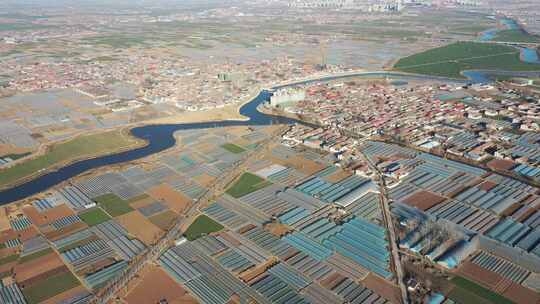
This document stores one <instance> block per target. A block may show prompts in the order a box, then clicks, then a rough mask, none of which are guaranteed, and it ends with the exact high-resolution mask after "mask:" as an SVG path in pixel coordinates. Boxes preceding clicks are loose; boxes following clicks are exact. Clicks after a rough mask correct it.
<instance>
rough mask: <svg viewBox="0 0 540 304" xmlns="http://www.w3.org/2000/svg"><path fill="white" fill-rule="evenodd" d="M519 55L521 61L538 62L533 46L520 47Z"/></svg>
mask: <svg viewBox="0 0 540 304" xmlns="http://www.w3.org/2000/svg"><path fill="white" fill-rule="evenodd" d="M520 57H521V61H523V62H527V63H536V64H540V58H539V57H538V51H537V50H536V49H535V48H522V49H521V56H520Z"/></svg>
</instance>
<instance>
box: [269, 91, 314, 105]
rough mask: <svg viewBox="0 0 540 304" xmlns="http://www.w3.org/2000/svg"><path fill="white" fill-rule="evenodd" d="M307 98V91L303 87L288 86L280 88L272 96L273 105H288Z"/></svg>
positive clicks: (271, 102) (271, 103)
mask: <svg viewBox="0 0 540 304" xmlns="http://www.w3.org/2000/svg"><path fill="white" fill-rule="evenodd" d="M305 98H306V91H305V90H303V89H296V88H287V89H280V90H277V91H276V92H274V94H272V97H270V105H271V106H272V107H286V106H288V105H292V104H294V103H297V102H299V101H302V100H304V99H305Z"/></svg>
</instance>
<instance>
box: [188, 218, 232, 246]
mask: <svg viewBox="0 0 540 304" xmlns="http://www.w3.org/2000/svg"><path fill="white" fill-rule="evenodd" d="M221 229H223V226H221V225H220V224H219V223H218V222H216V221H214V220H213V219H211V218H209V217H208V216H206V215H204V214H203V215H200V216H199V217H197V218H196V219H195V221H194V222H193V223H192V224H191V225H190V226H189V227H188V229H187V230H186V231H185V232H184V235H185V236H186V238H187V239H188V240H190V241H193V240H196V239H198V238H200V237H201V236H204V235H207V234H209V233H211V232H218V231H220V230H221Z"/></svg>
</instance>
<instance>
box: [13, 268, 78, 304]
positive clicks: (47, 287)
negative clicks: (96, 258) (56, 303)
mask: <svg viewBox="0 0 540 304" xmlns="http://www.w3.org/2000/svg"><path fill="white" fill-rule="evenodd" d="M78 285H80V283H79V280H77V278H76V277H75V276H74V275H73V274H72V273H71V272H64V273H60V274H57V275H53V276H51V277H49V278H47V279H45V280H42V281H40V282H38V283H36V284H33V285H31V286H28V287H26V288H24V289H23V290H22V292H23V295H24V298H25V299H26V300H27V302H28V303H30V304H32V303H40V302H42V301H44V300H46V299H49V298H51V297H54V296H55V295H57V294H60V293H62V292H64V291H67V290H70V289H72V288H74V287H76V286H78Z"/></svg>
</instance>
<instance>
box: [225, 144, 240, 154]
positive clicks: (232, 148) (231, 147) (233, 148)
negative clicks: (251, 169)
mask: <svg viewBox="0 0 540 304" xmlns="http://www.w3.org/2000/svg"><path fill="white" fill-rule="evenodd" d="M221 147H222V148H223V149H225V150H227V151H229V152H231V153H234V154H239V153H242V152H244V151H246V149H244V148H242V147H240V146H238V145H235V144H231V143H227V144H224V145H222V146H221Z"/></svg>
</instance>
